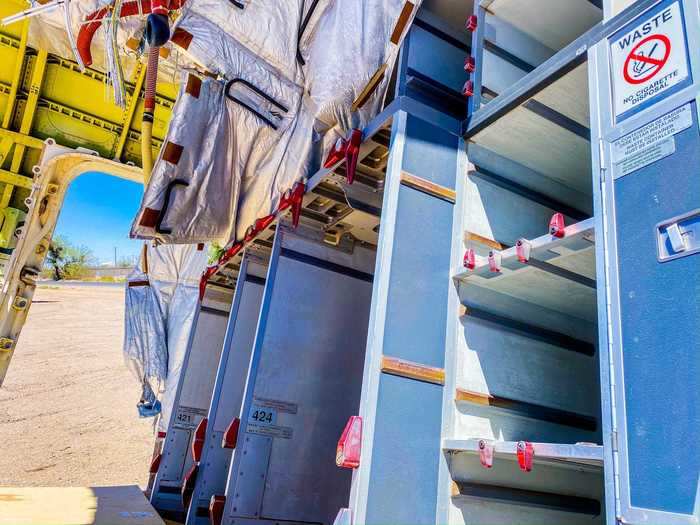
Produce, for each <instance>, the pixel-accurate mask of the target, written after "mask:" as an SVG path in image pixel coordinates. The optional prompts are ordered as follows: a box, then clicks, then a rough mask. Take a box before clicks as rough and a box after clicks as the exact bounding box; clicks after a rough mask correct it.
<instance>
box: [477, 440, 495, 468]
mask: <svg viewBox="0 0 700 525" xmlns="http://www.w3.org/2000/svg"><path fill="white" fill-rule="evenodd" d="M479 460H480V461H481V464H482V465H483V466H484V468H491V467H493V442H492V441H486V440H485V439H482V440H481V441H479Z"/></svg>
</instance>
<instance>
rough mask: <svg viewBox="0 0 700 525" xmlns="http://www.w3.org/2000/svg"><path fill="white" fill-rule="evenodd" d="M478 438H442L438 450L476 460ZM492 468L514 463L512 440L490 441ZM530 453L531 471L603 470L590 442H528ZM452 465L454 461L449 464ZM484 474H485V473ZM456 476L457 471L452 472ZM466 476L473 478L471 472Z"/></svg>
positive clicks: (598, 452) (600, 452)
mask: <svg viewBox="0 0 700 525" xmlns="http://www.w3.org/2000/svg"><path fill="white" fill-rule="evenodd" d="M480 442H481V440H480V439H446V440H444V441H443V444H442V448H443V450H444V451H445V452H446V453H448V455H450V456H452V458H453V459H454V457H455V456H457V455H459V454H466V455H471V456H476V459H477V461H478V460H479V458H478V456H479V450H480V449H479V443H480ZM492 444H493V447H494V450H493V464H494V468H495V467H497V466H498V463H499V462H500V461H502V460H503V461H511V462H513V461H517V446H518V443H517V442H516V441H493V442H492ZM532 448H533V450H534V456H533V466H532V470H533V472H534V471H535V470H536V469H537V467H538V466H539V465H545V464H546V465H550V466H555V467H558V468H567V469H577V470H580V469H586V470H591V471H596V470H601V469H602V467H603V447H602V446H600V445H595V444H591V443H577V444H573V445H572V444H561V443H532ZM451 463H453V464H454V462H451ZM486 472H488V471H486ZM454 474H458V472H455V473H453V477H454ZM466 477H473V473H471V474H470V475H469V476H466Z"/></svg>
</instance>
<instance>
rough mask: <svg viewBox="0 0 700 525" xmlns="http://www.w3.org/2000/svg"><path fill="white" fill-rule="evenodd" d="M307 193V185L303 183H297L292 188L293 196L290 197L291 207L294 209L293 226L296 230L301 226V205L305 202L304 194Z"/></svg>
mask: <svg viewBox="0 0 700 525" xmlns="http://www.w3.org/2000/svg"><path fill="white" fill-rule="evenodd" d="M305 191H306V184H304V183H303V182H295V183H294V187H293V188H292V194H291V196H290V197H289V201H290V205H291V207H292V226H294V227H295V228H296V227H297V226H299V218H300V217H301V205H302V203H303V202H304V192H305Z"/></svg>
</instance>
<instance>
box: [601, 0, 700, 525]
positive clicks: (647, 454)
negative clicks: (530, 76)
mask: <svg viewBox="0 0 700 525" xmlns="http://www.w3.org/2000/svg"><path fill="white" fill-rule="evenodd" d="M699 31H700V22H699V21H698V2H697V1H696V0H664V1H661V2H658V3H655V4H654V5H653V6H651V7H650V8H649V9H648V10H646V11H645V12H643V13H642V14H640V15H639V16H638V17H636V18H635V19H634V20H632V21H630V22H629V23H628V24H626V25H624V26H623V27H621V28H620V29H618V30H617V31H616V32H614V33H613V34H611V35H609V36H608V37H607V39H604V40H602V41H601V42H599V43H598V44H597V45H596V46H595V47H594V48H593V49H591V50H590V52H589V66H590V67H589V78H590V86H591V89H590V96H591V108H592V112H591V124H592V126H591V133H592V142H593V144H594V148H593V149H594V173H596V172H598V173H599V174H600V178H599V181H600V183H599V184H595V192H596V194H597V196H596V198H595V199H594V202H595V204H596V206H597V207H598V209H597V210H596V217H597V218H598V221H599V224H600V226H601V231H603V232H604V243H600V244H599V245H598V253H599V255H600V256H599V257H598V270H599V275H603V274H604V275H605V276H606V286H605V287H600V288H599V290H598V301H599V304H606V305H607V309H606V310H607V311H606V310H604V309H600V310H599V315H600V325H601V326H602V327H604V329H601V330H600V347H601V353H605V354H607V362H608V363H609V365H610V367H609V368H610V381H609V384H610V389H609V390H607V391H606V389H603V390H604V391H603V398H604V402H603V406H604V411H606V410H605V409H607V411H608V412H609V414H608V415H609V416H610V418H611V420H610V424H611V428H612V436H613V437H612V440H611V441H612V454H611V455H610V460H611V464H610V463H608V464H606V474H607V477H608V480H609V483H608V485H610V486H609V491H608V497H614V498H615V503H616V505H615V515H616V519H617V521H619V522H621V523H634V524H641V523H649V524H654V525H656V524H663V525H674V524H680V523H684V524H685V523H698V518H699V517H700V516H699V514H698V513H699V510H700V509H699V506H698V505H699V501H698V486H699V485H698V478H699V476H700V455H698V454H696V453H695V452H694V450H693V449H694V445H695V444H696V443H698V441H700V353H699V352H698V351H699V350H700V345H699V344H698V341H699V340H700V301H699V300H698V298H699V297H700V256H698V252H699V251H700V133H699V127H698V124H699V121H698V102H697V96H698V78H699V75H700V54H699V53H698V49H699V46H700V34H699ZM612 488H614V493H612Z"/></svg>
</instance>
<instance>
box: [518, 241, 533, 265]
mask: <svg viewBox="0 0 700 525" xmlns="http://www.w3.org/2000/svg"><path fill="white" fill-rule="evenodd" d="M531 248H532V245H531V244H530V242H529V241H528V240H527V239H518V240H517V242H516V243H515V253H516V254H517V256H518V260H519V261H520V262H521V263H526V262H528V261H529V260H530V249H531Z"/></svg>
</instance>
